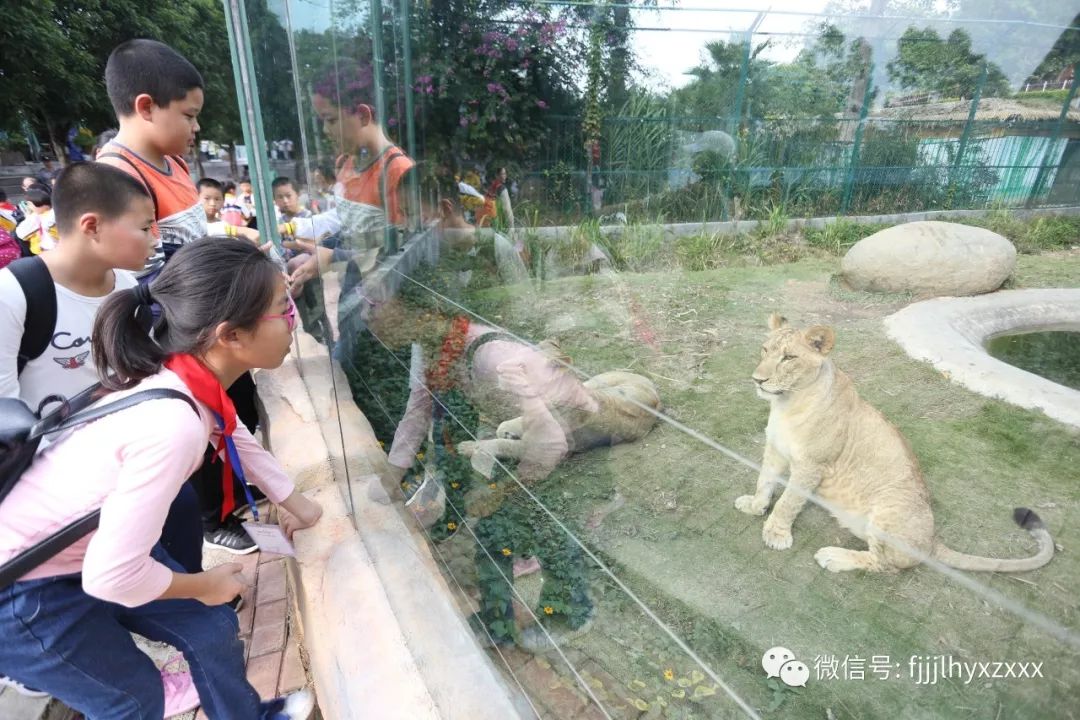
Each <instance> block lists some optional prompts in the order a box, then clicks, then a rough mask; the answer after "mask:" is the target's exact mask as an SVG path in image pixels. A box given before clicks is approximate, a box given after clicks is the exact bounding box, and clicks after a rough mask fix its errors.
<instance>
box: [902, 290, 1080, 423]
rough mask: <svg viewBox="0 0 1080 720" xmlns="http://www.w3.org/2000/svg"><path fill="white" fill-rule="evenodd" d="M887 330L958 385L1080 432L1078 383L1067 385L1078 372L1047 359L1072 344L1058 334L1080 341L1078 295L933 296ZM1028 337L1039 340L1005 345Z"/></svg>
mask: <svg viewBox="0 0 1080 720" xmlns="http://www.w3.org/2000/svg"><path fill="white" fill-rule="evenodd" d="M885 326H886V329H887V330H888V333H889V336H890V337H892V338H893V339H894V340H896V341H897V342H898V343H899V344H900V345H901V347H903V348H904V350H905V351H906V352H907V353H908V355H911V356H912V357H914V358H917V359H920V360H925V361H927V362H929V363H931V364H933V365H934V367H935V368H937V369H938V370H940V371H941V372H942V373H944V374H945V375H947V376H948V377H949V378H950V379H951V380H953V381H955V382H957V383H959V384H960V385H963V386H964V387H966V388H968V389H970V390H973V391H975V392H977V393H980V394H982V395H986V396H988V397H996V398H1000V399H1002V400H1004V401H1006V402H1009V403H1012V404H1014V405H1019V406H1020V407H1024V408H1029V409H1035V410H1041V411H1042V412H1044V413H1045V414H1046V415H1048V416H1049V417H1052V418H1054V419H1055V420H1059V421H1061V422H1063V423H1066V424H1069V425H1072V426H1074V427H1080V390H1078V389H1076V388H1075V382H1071V381H1067V382H1066V383H1065V384H1062V381H1065V380H1066V378H1075V377H1076V373H1077V372H1078V371H1077V370H1076V368H1075V367H1074V368H1072V369H1071V370H1069V369H1068V366H1069V364H1070V363H1071V364H1075V363H1076V359H1075V356H1071V357H1066V358H1063V359H1062V361H1061V363H1062V366H1061V367H1057V366H1056V365H1055V364H1054V361H1053V360H1052V359H1051V358H1050V357H1049V355H1050V350H1053V351H1054V354H1058V352H1059V351H1061V350H1065V348H1066V347H1067V343H1068V342H1069V341H1070V338H1064V339H1059V338H1060V336H1063V335H1065V336H1073V337H1076V336H1080V289H1049V290H1003V291H1000V292H996V293H993V294H991V295H980V296H976V297H965V298H936V299H934V300H926V301H924V302H918V303H913V304H912V305H909V306H907V307H906V308H904V309H903V310H900V311H899V312H896V313H894V314H893V315H890V316H889V317H887V318H886V319H885ZM1030 334H1038V337H1037V338H1028V339H1027V340H1019V341H1018V340H1010V339H1008V338H1011V337H1016V336H1021V337H1022V336H1024V335H1030ZM1044 336H1047V337H1049V338H1050V339H1043V338H1044ZM1017 343H1021V344H1023V345H1026V346H1027V347H1020V346H1019V345H1017ZM1059 345H1061V346H1063V347H1061V348H1059ZM1066 352H1067V350H1066ZM995 354H998V355H999V356H1001V359H999V358H998V357H994V355H995ZM1036 354H1038V355H1039V357H1038V358H1036ZM1048 362H1049V363H1050V364H1049V365H1048V364H1047V363H1048ZM1055 367H1057V369H1055ZM1070 384H1071V385H1073V387H1069V386H1068V385H1070Z"/></svg>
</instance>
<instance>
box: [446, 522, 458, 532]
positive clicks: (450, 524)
mask: <svg viewBox="0 0 1080 720" xmlns="http://www.w3.org/2000/svg"><path fill="white" fill-rule="evenodd" d="M446 529H447V530H457V523H455V522H448V523H446Z"/></svg>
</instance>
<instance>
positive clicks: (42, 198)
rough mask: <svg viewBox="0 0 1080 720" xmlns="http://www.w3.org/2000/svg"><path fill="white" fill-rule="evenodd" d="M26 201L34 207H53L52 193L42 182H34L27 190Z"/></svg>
mask: <svg viewBox="0 0 1080 720" xmlns="http://www.w3.org/2000/svg"><path fill="white" fill-rule="evenodd" d="M26 201H27V202H29V203H30V204H31V205H33V206H34V207H52V204H53V200H52V193H50V192H49V191H48V190H47V189H46V188H45V186H44V185H42V184H41V183H34V184H33V185H31V186H30V187H29V188H27V190H26Z"/></svg>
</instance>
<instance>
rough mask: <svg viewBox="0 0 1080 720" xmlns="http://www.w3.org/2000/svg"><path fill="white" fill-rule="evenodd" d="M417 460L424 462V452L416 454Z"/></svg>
mask: <svg viewBox="0 0 1080 720" xmlns="http://www.w3.org/2000/svg"><path fill="white" fill-rule="evenodd" d="M416 459H417V460H423V459H424V453H422V452H418V453H416Z"/></svg>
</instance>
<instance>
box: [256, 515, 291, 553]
mask: <svg viewBox="0 0 1080 720" xmlns="http://www.w3.org/2000/svg"><path fill="white" fill-rule="evenodd" d="M243 525H244V530H246V531H247V534H248V535H250V536H251V539H252V540H254V541H255V544H256V545H258V546H259V550H261V551H262V552H265V553H273V554H275V555H288V556H290V557H296V550H295V549H294V548H293V544H292V543H291V542H290V541H289V538H287V537H285V532H284V531H283V530H282V529H281V526H280V525H267V524H266V523H257V522H246V523H244V524H243Z"/></svg>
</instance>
